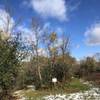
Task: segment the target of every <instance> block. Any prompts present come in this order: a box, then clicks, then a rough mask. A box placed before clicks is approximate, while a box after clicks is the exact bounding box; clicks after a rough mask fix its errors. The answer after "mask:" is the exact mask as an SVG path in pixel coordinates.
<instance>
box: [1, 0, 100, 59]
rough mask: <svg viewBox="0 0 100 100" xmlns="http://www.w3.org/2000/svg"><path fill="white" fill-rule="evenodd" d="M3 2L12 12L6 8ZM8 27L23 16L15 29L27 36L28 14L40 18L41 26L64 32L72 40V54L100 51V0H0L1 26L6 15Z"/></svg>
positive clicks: (87, 54) (29, 16)
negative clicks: (8, 21) (8, 18)
mask: <svg viewBox="0 0 100 100" xmlns="http://www.w3.org/2000/svg"><path fill="white" fill-rule="evenodd" d="M5 6H8V7H9V8H10V9H11V13H10V14H9V13H8V12H6V11H5ZM7 15H9V17H10V18H11V21H10V23H11V24H10V27H9V29H10V28H11V27H12V26H13V24H14V23H15V22H17V21H18V19H22V20H21V23H20V24H19V26H18V30H22V31H24V32H25V35H27V36H29V35H30V33H31V30H30V29H29V28H30V22H31V18H32V17H34V18H37V19H39V20H40V21H41V23H42V26H43V28H47V27H48V28H50V29H51V30H52V31H56V32H57V33H58V35H59V37H60V35H61V33H63V32H64V33H66V34H68V35H69V36H70V40H71V49H70V50H71V55H72V56H73V57H75V58H76V59H77V60H79V59H82V58H83V57H85V56H92V55H94V54H95V53H97V52H99V53H100V0H0V28H4V27H5V23H4V22H2V20H1V19H3V20H4V21H5V22H6V16H7Z"/></svg>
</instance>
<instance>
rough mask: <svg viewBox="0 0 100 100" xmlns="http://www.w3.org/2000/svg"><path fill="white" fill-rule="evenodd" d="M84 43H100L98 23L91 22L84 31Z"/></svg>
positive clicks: (99, 26) (92, 44) (99, 25)
mask: <svg viewBox="0 0 100 100" xmlns="http://www.w3.org/2000/svg"><path fill="white" fill-rule="evenodd" d="M85 37H86V43H87V44H88V45H91V46H94V45H100V23H95V24H93V25H92V26H91V27H90V28H89V29H88V30H87V31H86V32H85Z"/></svg>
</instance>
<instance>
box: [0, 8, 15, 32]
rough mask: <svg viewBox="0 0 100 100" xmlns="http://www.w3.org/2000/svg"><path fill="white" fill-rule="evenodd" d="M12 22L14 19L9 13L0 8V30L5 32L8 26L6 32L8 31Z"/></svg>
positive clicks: (11, 26) (12, 24)
mask: <svg viewBox="0 0 100 100" xmlns="http://www.w3.org/2000/svg"><path fill="white" fill-rule="evenodd" d="M14 23H15V22H14V19H13V18H12V17H11V16H10V14H9V13H8V12H6V11H5V10H4V9H0V30H2V31H3V32H6V31H7V28H8V31H7V32H8V33H10V32H11V30H12V28H13V26H14Z"/></svg>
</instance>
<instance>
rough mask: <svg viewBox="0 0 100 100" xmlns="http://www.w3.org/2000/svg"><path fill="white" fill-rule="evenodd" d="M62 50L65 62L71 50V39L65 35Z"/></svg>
mask: <svg viewBox="0 0 100 100" xmlns="http://www.w3.org/2000/svg"><path fill="white" fill-rule="evenodd" d="M60 48H61V53H62V56H63V61H64V59H65V55H66V54H67V53H69V49H70V37H69V36H66V34H64V33H63V35H62V43H61V45H60Z"/></svg>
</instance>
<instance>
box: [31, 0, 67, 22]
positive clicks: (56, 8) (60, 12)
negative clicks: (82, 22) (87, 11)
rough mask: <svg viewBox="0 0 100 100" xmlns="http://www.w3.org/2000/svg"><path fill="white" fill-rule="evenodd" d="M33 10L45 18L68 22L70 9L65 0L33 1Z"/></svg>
mask: <svg viewBox="0 0 100 100" xmlns="http://www.w3.org/2000/svg"><path fill="white" fill-rule="evenodd" d="M31 6H32V8H33V9H34V10H35V11H36V12H37V13H38V14H40V15H42V16H43V17H45V18H46V17H52V18H56V19H58V20H61V21H62V20H63V21H64V20H67V10H68V7H67V6H66V5H65V0H52V1H51V0H31Z"/></svg>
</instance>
